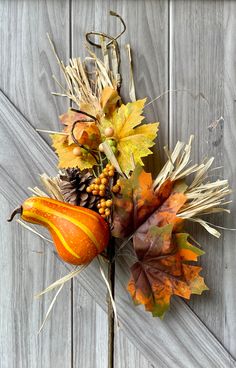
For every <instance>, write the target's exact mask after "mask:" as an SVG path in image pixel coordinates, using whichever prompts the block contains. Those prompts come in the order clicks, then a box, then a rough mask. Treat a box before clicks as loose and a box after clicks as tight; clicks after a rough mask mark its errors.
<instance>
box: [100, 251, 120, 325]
mask: <svg viewBox="0 0 236 368" xmlns="http://www.w3.org/2000/svg"><path fill="white" fill-rule="evenodd" d="M98 263H99V270H100V273H101V275H102V278H103V280H104V282H105V284H106V287H107V290H108V293H109V296H110V299H111V304H112V308H113V312H114V317H115V322H116V326H117V328H118V327H119V322H118V317H117V310H116V304H115V301H114V298H113V296H112V292H111V288H110V285H109V282H108V280H107V278H106V275H105V273H104V270H103V268H102V264H101V260H100V257H99V256H98Z"/></svg>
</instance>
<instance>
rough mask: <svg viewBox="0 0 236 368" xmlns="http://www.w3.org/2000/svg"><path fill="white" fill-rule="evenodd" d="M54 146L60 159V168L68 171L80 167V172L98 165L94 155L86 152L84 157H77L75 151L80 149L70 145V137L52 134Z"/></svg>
mask: <svg viewBox="0 0 236 368" xmlns="http://www.w3.org/2000/svg"><path fill="white" fill-rule="evenodd" d="M51 138H52V146H53V147H54V148H55V151H56V153H57V155H58V158H59V163H58V167H59V168H63V169H67V168H73V167H78V168H79V169H80V170H84V169H89V168H91V167H93V166H94V165H95V164H96V161H95V159H94V157H93V156H92V155H90V154H89V153H87V152H85V154H83V155H82V156H75V155H74V154H73V149H74V148H75V147H78V146H77V145H76V144H70V145H69V144H68V137H66V136H63V135H61V134H52V135H51Z"/></svg>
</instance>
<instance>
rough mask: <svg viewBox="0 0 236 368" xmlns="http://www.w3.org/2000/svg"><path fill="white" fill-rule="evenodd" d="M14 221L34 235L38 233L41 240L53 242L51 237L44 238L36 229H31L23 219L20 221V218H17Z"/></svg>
mask: <svg viewBox="0 0 236 368" xmlns="http://www.w3.org/2000/svg"><path fill="white" fill-rule="evenodd" d="M16 222H18V224H20V225H21V226H23V227H24V228H25V229H27V230H29V231H31V232H32V233H34V234H35V235H38V236H39V237H40V238H42V239H43V240H46V241H47V242H49V243H53V241H52V240H51V239H48V238H46V236H44V235H42V234H40V233H39V232H38V231H36V230H35V229H33V227H31V226H29V225H26V224H25V223H24V222H23V221H21V220H19V219H18V220H16Z"/></svg>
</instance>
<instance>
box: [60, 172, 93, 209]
mask: <svg viewBox="0 0 236 368" xmlns="http://www.w3.org/2000/svg"><path fill="white" fill-rule="evenodd" d="M92 180H93V175H92V174H91V173H90V172H89V170H83V171H81V170H79V169H66V170H64V171H62V172H60V183H59V185H60V189H61V194H62V196H63V198H64V201H65V202H68V203H70V204H74V205H77V206H81V207H87V208H90V209H95V208H96V204H97V201H98V197H97V196H94V195H93V194H92V193H87V192H86V188H87V187H88V186H89V185H90V184H91V182H92Z"/></svg>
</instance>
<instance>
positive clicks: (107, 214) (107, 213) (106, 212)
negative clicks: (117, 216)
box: [105, 208, 111, 216]
mask: <svg viewBox="0 0 236 368" xmlns="http://www.w3.org/2000/svg"><path fill="white" fill-rule="evenodd" d="M110 214H111V211H110V210H109V209H108V208H107V209H106V210H105V215H106V216H110Z"/></svg>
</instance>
